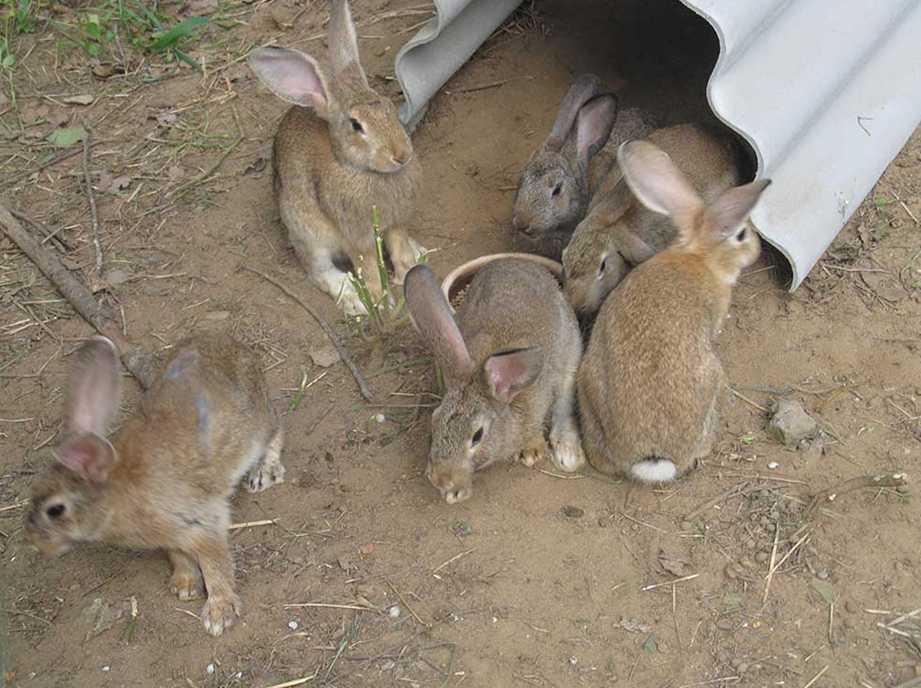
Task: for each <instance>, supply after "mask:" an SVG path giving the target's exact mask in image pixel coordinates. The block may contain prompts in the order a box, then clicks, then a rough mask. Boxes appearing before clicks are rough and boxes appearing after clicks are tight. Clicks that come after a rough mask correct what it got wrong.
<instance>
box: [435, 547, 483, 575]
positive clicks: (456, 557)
mask: <svg viewBox="0 0 921 688" xmlns="http://www.w3.org/2000/svg"><path fill="white" fill-rule="evenodd" d="M475 549H476V547H471V548H470V549H468V550H467V551H466V552H461V553H460V554H455V555H454V556H453V557H451V558H450V559H448V560H447V561H446V562H445V563H443V564H439V565H438V566H436V567H435V568H434V569H432V575H433V576H434V575H435V574H436V573H438V572H439V571H441V569H443V568H444V567H445V566H447V565H448V564H453V563H454V562H455V561H457V560H458V559H460V558H462V557H466V556H467V555H468V554H470V553H471V552H472V551H473V550H475Z"/></svg>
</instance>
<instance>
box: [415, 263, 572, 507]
mask: <svg viewBox="0 0 921 688" xmlns="http://www.w3.org/2000/svg"><path fill="white" fill-rule="evenodd" d="M404 291H405V298H406V304H407V306H408V309H409V314H410V318H411V320H412V322H413V324H414V326H415V327H416V330H417V331H418V332H419V333H420V334H421V336H422V338H423V339H425V340H426V341H427V343H428V345H429V347H430V348H431V349H432V351H433V353H434V357H435V363H436V364H437V365H438V367H439V369H440V370H441V371H442V373H443V375H444V381H445V386H446V392H445V395H444V397H443V399H442V401H441V404H440V405H439V406H438V408H437V409H436V410H435V412H434V413H433V414H432V445H431V452H430V455H429V461H428V466H427V469H426V476H427V477H428V479H429V481H430V482H431V483H432V485H434V486H435V487H436V488H437V489H438V490H439V492H440V493H441V495H442V496H443V497H444V499H445V500H446V501H447V502H448V504H455V503H457V502H460V501H463V500H465V499H468V498H469V497H470V496H471V495H472V494H473V474H474V472H475V471H478V470H480V469H483V468H485V467H486V466H488V465H490V464H492V463H493V462H495V461H501V460H504V459H511V458H515V457H516V456H519V455H520V456H521V457H522V459H523V460H524V463H525V464H527V465H533V464H534V463H536V462H537V461H538V460H540V459H542V458H543V457H544V456H545V455H546V453H547V442H546V440H545V439H544V424H545V421H546V420H547V417H548V416H551V418H550V426H551V427H550V447H551V449H552V457H553V461H554V463H555V464H556V465H557V466H558V467H559V468H560V469H561V470H563V471H567V472H572V471H576V470H578V469H579V468H580V467H581V466H582V465H583V464H584V463H585V457H584V454H583V453H582V444H581V441H580V438H579V432H578V427H577V424H576V419H575V416H574V410H573V404H574V401H575V389H574V385H575V374H576V370H577V368H578V365H579V359H580V358H581V356H582V335H581V333H580V331H579V326H578V322H577V321H576V316H575V313H573V311H572V308H570V306H569V304H568V303H566V300H565V299H564V298H563V294H562V292H561V291H560V286H559V284H558V283H557V281H556V278H554V277H553V275H551V274H550V272H549V271H548V270H547V269H546V268H544V267H542V266H540V265H538V264H536V263H535V262H532V261H530V260H527V259H521V258H503V259H499V260H495V261H493V262H490V263H487V264H486V265H484V266H483V267H482V268H481V269H480V270H479V271H478V272H477V274H476V275H475V277H474V278H473V280H472V281H471V283H470V286H469V287H468V288H467V291H466V292H465V295H464V302H463V304H462V305H461V306H460V308H459V309H458V312H457V316H456V320H455V317H454V316H453V315H452V314H451V309H450V306H449V305H448V302H447V300H446V299H445V297H444V294H443V293H442V291H441V289H440V288H439V286H438V283H437V280H436V279H435V275H434V274H433V273H432V271H431V269H429V268H428V267H427V266H425V265H418V266H416V267H414V268H412V269H411V270H410V271H409V273H408V274H407V275H406V283H405V284H404Z"/></svg>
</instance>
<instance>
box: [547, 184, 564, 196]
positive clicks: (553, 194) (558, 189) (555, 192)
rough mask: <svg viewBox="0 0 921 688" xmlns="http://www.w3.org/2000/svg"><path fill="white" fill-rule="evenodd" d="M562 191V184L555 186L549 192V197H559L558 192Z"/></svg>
mask: <svg viewBox="0 0 921 688" xmlns="http://www.w3.org/2000/svg"><path fill="white" fill-rule="evenodd" d="M562 190H563V185H562V184H557V185H556V186H554V187H553V191H551V192H550V195H551V196H559V195H560V192H561V191H562Z"/></svg>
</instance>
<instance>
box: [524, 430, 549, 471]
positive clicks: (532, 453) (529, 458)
mask: <svg viewBox="0 0 921 688" xmlns="http://www.w3.org/2000/svg"><path fill="white" fill-rule="evenodd" d="M546 456H547V443H546V442H545V441H544V438H543V437H541V438H540V439H539V440H535V441H533V442H531V444H529V445H528V446H527V447H525V448H524V449H523V450H522V452H521V463H523V464H524V465H525V466H527V467H528V468H531V467H532V466H534V465H535V464H538V463H540V462H541V461H543V460H544V458H545V457H546Z"/></svg>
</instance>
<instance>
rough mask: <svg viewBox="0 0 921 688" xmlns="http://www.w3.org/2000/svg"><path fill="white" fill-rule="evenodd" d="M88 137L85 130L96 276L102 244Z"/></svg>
mask: <svg viewBox="0 0 921 688" xmlns="http://www.w3.org/2000/svg"><path fill="white" fill-rule="evenodd" d="M90 136H91V132H90V130H89V129H86V136H84V137H83V181H84V183H85V184H86V197H87V199H89V203H90V218H91V219H92V221H93V253H94V255H95V256H96V274H97V275H101V274H102V244H100V243H99V211H98V210H97V209H96V194H95V192H94V191H93V180H92V178H91V177H90Z"/></svg>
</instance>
